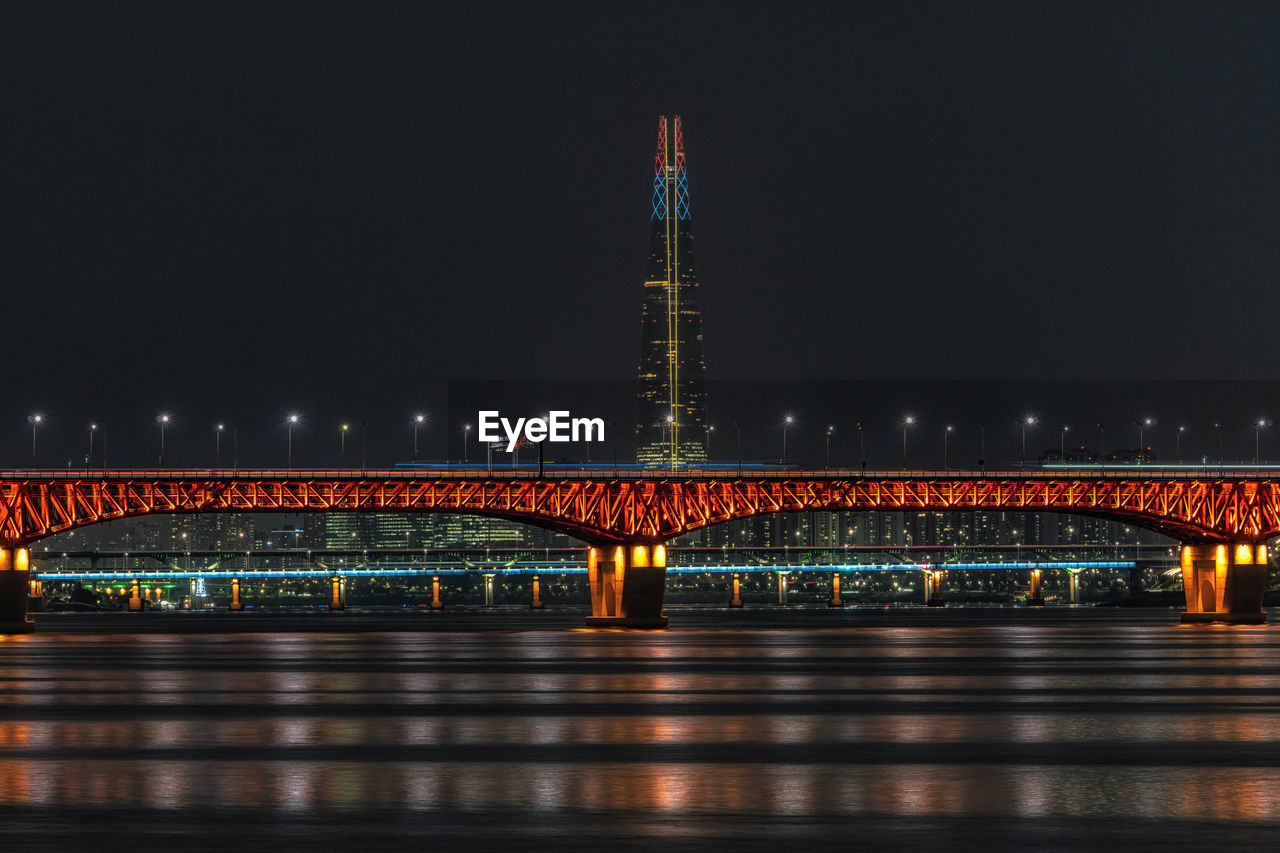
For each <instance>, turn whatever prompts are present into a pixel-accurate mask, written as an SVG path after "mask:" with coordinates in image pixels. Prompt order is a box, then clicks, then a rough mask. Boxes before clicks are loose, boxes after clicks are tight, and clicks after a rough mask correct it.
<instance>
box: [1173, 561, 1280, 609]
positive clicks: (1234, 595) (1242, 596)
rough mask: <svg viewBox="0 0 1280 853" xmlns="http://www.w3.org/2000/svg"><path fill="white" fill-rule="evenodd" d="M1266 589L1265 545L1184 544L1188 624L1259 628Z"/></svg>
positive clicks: (1184, 577) (1183, 572)
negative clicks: (1214, 623) (1210, 623)
mask: <svg viewBox="0 0 1280 853" xmlns="http://www.w3.org/2000/svg"><path fill="white" fill-rule="evenodd" d="M1266 588H1267V546H1266V545H1265V544H1263V543H1261V542H1257V543H1254V542H1238V543H1235V544H1232V545H1222V544H1184V545H1183V546H1182V589H1183V593H1184V594H1185V595H1186V601H1187V609H1186V610H1185V611H1183V613H1182V621H1183V622H1188V623H1205V622H1227V623H1230V624H1233V625H1262V624H1264V623H1265V622H1266V621H1267V615H1266V614H1265V613H1263V612H1262V596H1263V594H1264V593H1265V592H1266Z"/></svg>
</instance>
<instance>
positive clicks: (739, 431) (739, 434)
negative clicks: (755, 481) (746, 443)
mask: <svg viewBox="0 0 1280 853" xmlns="http://www.w3.org/2000/svg"><path fill="white" fill-rule="evenodd" d="M733 432H734V435H735V436H736V437H737V439H738V476H739V477H741V476H742V424H740V423H738V422H737V421H734V422H733Z"/></svg>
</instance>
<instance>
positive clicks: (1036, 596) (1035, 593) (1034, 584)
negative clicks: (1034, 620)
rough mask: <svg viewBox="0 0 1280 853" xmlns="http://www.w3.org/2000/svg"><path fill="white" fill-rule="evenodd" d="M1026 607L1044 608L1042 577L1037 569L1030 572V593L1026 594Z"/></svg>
mask: <svg viewBox="0 0 1280 853" xmlns="http://www.w3.org/2000/svg"><path fill="white" fill-rule="evenodd" d="M1027 606H1028V607H1044V576H1043V575H1042V574H1041V573H1040V570H1039V569H1032V570H1031V591H1030V592H1028V593H1027Z"/></svg>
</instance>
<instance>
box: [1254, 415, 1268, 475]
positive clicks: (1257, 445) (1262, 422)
mask: <svg viewBox="0 0 1280 853" xmlns="http://www.w3.org/2000/svg"><path fill="white" fill-rule="evenodd" d="M1269 426H1271V422H1270V421H1268V420H1267V419H1266V418H1258V422H1257V423H1256V424H1254V425H1253V464H1254V465H1257V464H1258V459H1259V457H1260V456H1261V453H1260V452H1259V451H1260V449H1261V441H1262V440H1261V438H1259V435H1260V433H1261V432H1262V429H1263V427H1269Z"/></svg>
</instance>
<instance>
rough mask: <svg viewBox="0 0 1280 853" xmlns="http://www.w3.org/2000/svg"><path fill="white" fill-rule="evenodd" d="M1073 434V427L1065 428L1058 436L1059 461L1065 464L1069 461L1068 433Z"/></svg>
mask: <svg viewBox="0 0 1280 853" xmlns="http://www.w3.org/2000/svg"><path fill="white" fill-rule="evenodd" d="M1069 432H1071V427H1069V426H1064V427H1063V428H1062V431H1061V432H1060V433H1059V434H1058V461H1059V462H1062V463H1065V462H1066V461H1067V433H1069Z"/></svg>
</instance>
